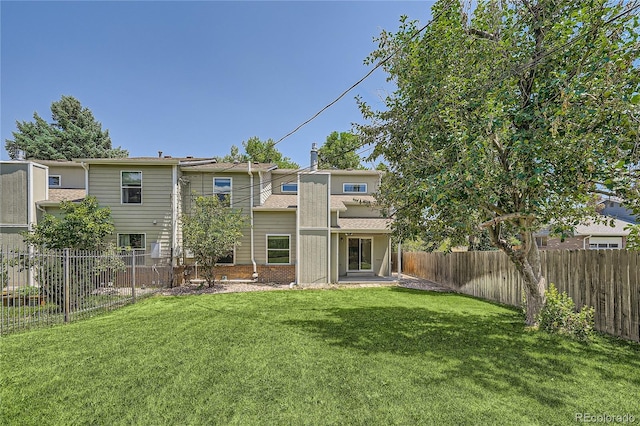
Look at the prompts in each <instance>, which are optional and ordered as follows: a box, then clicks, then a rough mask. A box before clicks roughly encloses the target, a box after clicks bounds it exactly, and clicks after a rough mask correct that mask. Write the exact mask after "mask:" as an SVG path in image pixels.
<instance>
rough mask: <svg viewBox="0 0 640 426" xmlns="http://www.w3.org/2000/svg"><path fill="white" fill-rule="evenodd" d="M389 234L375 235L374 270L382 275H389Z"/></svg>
mask: <svg viewBox="0 0 640 426" xmlns="http://www.w3.org/2000/svg"><path fill="white" fill-rule="evenodd" d="M390 255H391V253H389V236H388V235H375V236H374V237H373V272H374V273H375V274H376V275H379V276H381V277H386V276H388V275H389V256H390Z"/></svg>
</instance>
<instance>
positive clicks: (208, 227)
mask: <svg viewBox="0 0 640 426" xmlns="http://www.w3.org/2000/svg"><path fill="white" fill-rule="evenodd" d="M195 201H196V202H195V206H194V208H193V211H191V212H189V213H188V214H185V215H183V216H182V236H183V240H184V247H185V248H186V249H188V250H190V251H191V252H192V253H193V257H194V258H195V260H196V261H197V262H198V265H199V266H200V267H201V270H202V271H203V275H204V278H205V279H206V281H207V285H208V286H209V287H211V285H213V284H214V282H215V277H216V274H215V268H216V264H217V263H218V260H220V259H222V258H224V257H226V256H228V255H229V252H230V251H232V250H233V249H234V247H235V246H236V245H238V244H239V240H240V238H242V227H243V226H244V225H245V223H246V220H247V218H246V216H244V215H243V214H242V212H241V211H240V210H235V209H232V208H231V207H227V204H226V203H225V202H223V201H222V200H220V198H218V197H203V196H197V197H196V200H195Z"/></svg>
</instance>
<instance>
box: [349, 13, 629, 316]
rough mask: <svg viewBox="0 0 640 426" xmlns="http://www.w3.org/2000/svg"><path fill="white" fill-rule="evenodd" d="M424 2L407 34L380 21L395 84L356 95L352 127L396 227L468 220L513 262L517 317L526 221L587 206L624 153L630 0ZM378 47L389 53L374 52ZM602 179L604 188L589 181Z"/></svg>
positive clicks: (436, 236)
mask: <svg viewBox="0 0 640 426" xmlns="http://www.w3.org/2000/svg"><path fill="white" fill-rule="evenodd" d="M465 10H466V8H465V7H463V5H461V4H460V3H459V2H458V1H455V0H453V1H452V0H441V1H438V2H437V3H436V4H435V5H434V7H433V9H432V13H433V16H434V20H433V22H432V23H431V24H430V25H429V26H428V27H427V28H426V29H425V30H424V31H422V32H421V31H419V29H418V28H417V25H416V23H414V22H410V21H408V20H407V19H406V18H403V20H402V25H401V28H400V30H399V31H398V32H397V33H395V34H392V33H389V32H382V34H381V36H380V38H379V48H378V49H377V50H376V51H374V52H373V53H372V55H371V56H370V57H369V58H368V60H369V61H370V62H376V61H379V60H386V62H385V63H384V68H385V70H386V71H387V72H388V73H389V76H390V77H389V78H390V79H392V80H393V81H395V83H396V84H397V89H396V91H395V92H394V93H392V94H391V95H389V96H388V97H387V98H386V107H387V108H386V109H385V110H383V111H374V110H373V109H372V108H370V107H369V106H367V105H366V104H361V109H362V111H363V115H364V117H365V118H366V119H368V120H370V123H369V124H366V125H362V126H360V127H359V129H360V132H361V134H362V136H363V137H364V141H365V142H370V143H376V144H377V145H376V148H375V154H374V155H375V156H382V157H384V159H385V160H386V162H387V163H388V165H389V169H390V173H387V174H386V176H385V178H384V181H383V185H382V188H381V190H380V196H381V199H382V201H383V202H384V203H385V204H386V205H387V206H390V207H393V208H394V209H395V212H396V213H395V214H396V219H397V221H396V231H397V232H398V233H400V234H401V235H403V236H410V235H415V234H418V235H425V234H426V235H427V236H426V237H425V239H427V240H435V241H444V240H446V239H449V240H450V241H451V242H453V243H464V242H465V241H467V239H468V238H469V236H470V235H473V234H477V233H478V232H479V230H480V229H486V230H487V231H488V232H489V236H490V239H491V243H492V244H493V245H494V246H495V247H497V248H499V249H500V250H502V251H504V252H505V253H506V254H507V255H508V257H509V258H510V259H511V260H512V261H513V263H514V264H515V265H516V267H517V270H518V271H519V273H520V275H521V276H522V278H523V281H524V283H525V292H526V298H527V316H526V320H527V323H528V324H533V323H535V321H536V316H537V313H538V312H539V310H540V308H541V306H542V305H543V303H544V289H545V277H544V276H543V274H542V268H541V263H540V256H539V252H538V249H537V247H536V243H535V239H534V232H536V231H537V230H538V229H540V228H541V227H543V226H545V225H548V224H551V225H552V226H553V228H554V230H555V231H557V232H566V231H568V230H570V229H571V228H572V227H573V226H575V225H576V224H578V223H579V222H580V221H581V220H584V219H586V218H588V217H595V212H596V204H597V203H596V202H595V197H594V196H593V194H594V192H597V191H599V190H602V189H604V188H605V187H610V188H614V187H617V188H624V187H625V186H626V184H627V183H628V178H629V169H630V168H631V164H633V163H634V162H636V163H637V161H638V153H639V152H640V146H639V143H638V117H639V116H640V114H639V110H638V103H637V101H638V95H637V93H638V88H639V82H640V79H639V72H638V66H637V58H638V19H637V16H636V15H635V11H637V4H636V3H634V4H631V3H628V4H618V3H615V4H610V3H609V2H607V1H606V0H593V1H590V2H579V1H575V0H517V1H515V0H503V1H489V0H481V1H479V2H478V4H477V7H476V8H475V9H474V10H473V14H472V16H467V15H466V13H465ZM387 58H389V59H388V60H387ZM603 185H604V186H603Z"/></svg>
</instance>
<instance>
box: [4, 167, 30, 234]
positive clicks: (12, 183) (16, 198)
mask: <svg viewBox="0 0 640 426" xmlns="http://www.w3.org/2000/svg"><path fill="white" fill-rule="evenodd" d="M0 167H1V169H0V173H1V185H0V199H1V200H2V202H0V223H3V224H16V225H26V224H27V223H28V222H29V218H28V217H27V215H28V212H29V209H28V203H29V199H28V198H29V185H28V170H29V165H28V163H13V164H10V163H2V164H1V165H0Z"/></svg>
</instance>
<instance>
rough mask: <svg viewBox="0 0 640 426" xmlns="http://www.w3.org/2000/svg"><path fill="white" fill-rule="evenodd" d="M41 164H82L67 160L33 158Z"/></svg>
mask: <svg viewBox="0 0 640 426" xmlns="http://www.w3.org/2000/svg"><path fill="white" fill-rule="evenodd" d="M33 161H34V162H35V163H40V164H42V165H43V166H49V167H50V166H64V167H82V164H80V163H76V162H75V161H69V160H33Z"/></svg>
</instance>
